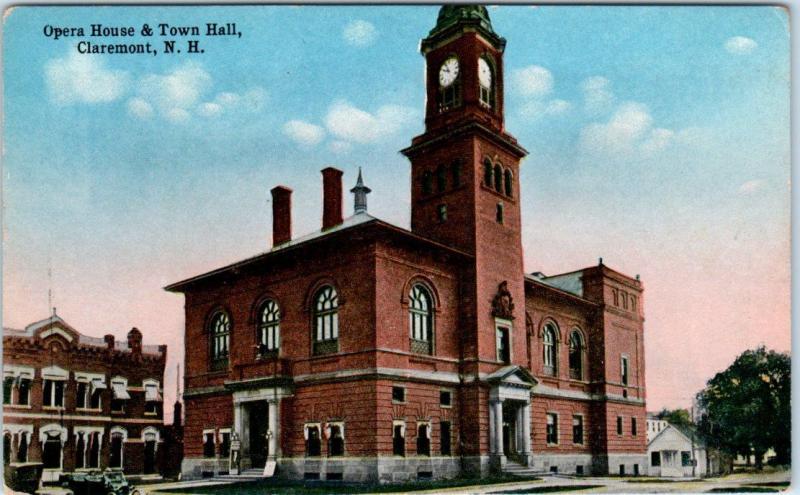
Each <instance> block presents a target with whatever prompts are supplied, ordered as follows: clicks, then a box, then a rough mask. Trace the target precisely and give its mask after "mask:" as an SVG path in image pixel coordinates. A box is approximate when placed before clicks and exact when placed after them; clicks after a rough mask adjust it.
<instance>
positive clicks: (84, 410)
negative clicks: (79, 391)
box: [75, 407, 103, 413]
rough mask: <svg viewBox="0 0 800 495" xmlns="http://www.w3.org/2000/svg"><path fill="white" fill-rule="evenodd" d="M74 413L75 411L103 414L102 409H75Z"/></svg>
mask: <svg viewBox="0 0 800 495" xmlns="http://www.w3.org/2000/svg"><path fill="white" fill-rule="evenodd" d="M75 411H77V412H94V413H101V412H103V408H102V407H76V408H75Z"/></svg>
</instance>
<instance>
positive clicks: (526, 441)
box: [522, 402, 531, 465]
mask: <svg viewBox="0 0 800 495" xmlns="http://www.w3.org/2000/svg"><path fill="white" fill-rule="evenodd" d="M522 454H523V456H524V457H525V461H526V462H527V463H528V464H529V465H530V461H531V458H530V456H531V403H530V402H526V403H525V405H524V406H522Z"/></svg>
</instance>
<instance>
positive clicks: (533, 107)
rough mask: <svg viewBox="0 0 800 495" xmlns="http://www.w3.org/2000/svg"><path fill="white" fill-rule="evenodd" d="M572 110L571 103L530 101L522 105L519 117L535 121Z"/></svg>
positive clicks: (558, 100) (564, 101)
mask: <svg viewBox="0 0 800 495" xmlns="http://www.w3.org/2000/svg"><path fill="white" fill-rule="evenodd" d="M571 109H572V103H570V102H568V101H566V100H560V99H554V100H549V101H543V100H539V99H532V100H530V101H528V102H526V103H525V104H524V105H522V109H521V111H520V113H521V115H522V116H523V117H525V118H528V119H536V118H539V117H545V116H550V115H560V114H563V113H566V112H568V111H570V110H571Z"/></svg>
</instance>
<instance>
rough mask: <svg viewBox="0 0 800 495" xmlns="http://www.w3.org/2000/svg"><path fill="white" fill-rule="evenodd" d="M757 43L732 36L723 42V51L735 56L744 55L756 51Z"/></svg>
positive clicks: (745, 38) (742, 37)
mask: <svg viewBox="0 0 800 495" xmlns="http://www.w3.org/2000/svg"><path fill="white" fill-rule="evenodd" d="M757 46H758V43H756V42H755V41H753V40H752V39H750V38H747V37H744V36H734V37H732V38H728V40H727V41H726V42H725V49H726V50H728V51H729V52H730V53H733V54H735V55H746V54H748V53H750V52H752V51H753V50H755V49H756V47H757Z"/></svg>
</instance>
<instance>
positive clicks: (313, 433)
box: [305, 424, 322, 457]
mask: <svg viewBox="0 0 800 495" xmlns="http://www.w3.org/2000/svg"><path fill="white" fill-rule="evenodd" d="M305 435H306V455H307V456H308V457H319V456H320V455H322V439H321V438H320V435H319V425H317V424H311V425H306V427H305Z"/></svg>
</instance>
